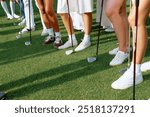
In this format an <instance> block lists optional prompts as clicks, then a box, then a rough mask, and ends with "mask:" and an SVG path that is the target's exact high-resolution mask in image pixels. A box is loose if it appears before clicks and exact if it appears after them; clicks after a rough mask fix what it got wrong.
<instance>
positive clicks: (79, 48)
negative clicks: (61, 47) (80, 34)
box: [75, 40, 91, 52]
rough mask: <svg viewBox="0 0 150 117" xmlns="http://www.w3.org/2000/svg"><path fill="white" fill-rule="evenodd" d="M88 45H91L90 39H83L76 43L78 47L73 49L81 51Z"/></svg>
mask: <svg viewBox="0 0 150 117" xmlns="http://www.w3.org/2000/svg"><path fill="white" fill-rule="evenodd" d="M89 46H91V41H90V40H89V41H85V40H83V41H82V42H81V43H80V44H79V45H78V47H76V48H75V51H76V52H79V51H82V50H84V49H86V48H88V47H89Z"/></svg>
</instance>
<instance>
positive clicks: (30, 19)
mask: <svg viewBox="0 0 150 117" xmlns="http://www.w3.org/2000/svg"><path fill="white" fill-rule="evenodd" d="M28 2H29V27H30V29H29V31H30V37H29V38H30V43H31V44H32V35H31V1H30V0H28Z"/></svg>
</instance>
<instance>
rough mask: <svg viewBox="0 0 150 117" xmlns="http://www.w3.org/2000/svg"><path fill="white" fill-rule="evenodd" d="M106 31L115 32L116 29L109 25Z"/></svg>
mask: <svg viewBox="0 0 150 117" xmlns="http://www.w3.org/2000/svg"><path fill="white" fill-rule="evenodd" d="M105 32H114V29H113V28H112V27H107V28H106V29H105Z"/></svg>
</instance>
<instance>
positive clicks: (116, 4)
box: [106, 0, 125, 13]
mask: <svg viewBox="0 0 150 117" xmlns="http://www.w3.org/2000/svg"><path fill="white" fill-rule="evenodd" d="M124 2H125V0H108V1H107V7H106V9H107V10H110V11H111V10H113V11H116V12H118V13H119V12H120V9H121V8H122V6H123V4H124Z"/></svg>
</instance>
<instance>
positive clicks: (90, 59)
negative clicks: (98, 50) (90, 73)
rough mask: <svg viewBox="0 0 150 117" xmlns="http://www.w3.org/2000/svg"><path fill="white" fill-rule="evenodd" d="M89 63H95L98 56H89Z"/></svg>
mask: <svg viewBox="0 0 150 117" xmlns="http://www.w3.org/2000/svg"><path fill="white" fill-rule="evenodd" d="M87 61H88V63H93V62H94V61H96V57H89V58H87Z"/></svg>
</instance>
